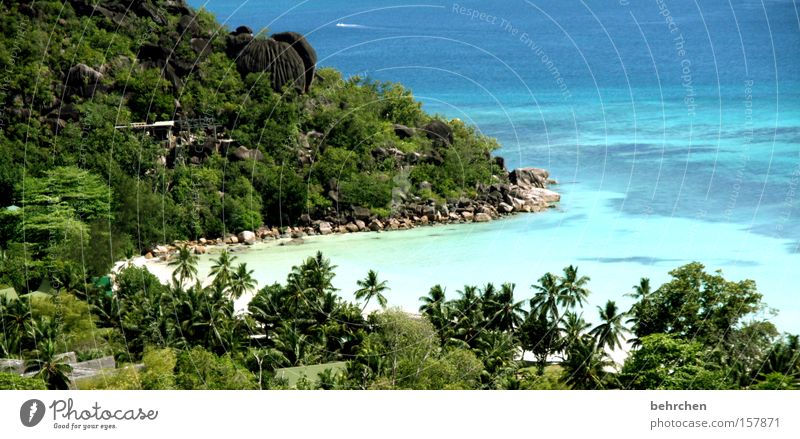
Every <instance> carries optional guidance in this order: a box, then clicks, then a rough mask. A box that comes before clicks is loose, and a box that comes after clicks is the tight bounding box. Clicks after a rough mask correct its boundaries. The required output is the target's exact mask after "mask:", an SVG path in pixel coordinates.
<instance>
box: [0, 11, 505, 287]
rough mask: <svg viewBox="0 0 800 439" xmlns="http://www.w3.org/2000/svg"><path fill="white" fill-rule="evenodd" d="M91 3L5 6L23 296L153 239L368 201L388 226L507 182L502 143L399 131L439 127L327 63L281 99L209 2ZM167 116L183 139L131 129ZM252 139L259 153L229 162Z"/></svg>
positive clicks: (386, 87)
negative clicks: (229, 46)
mask: <svg viewBox="0 0 800 439" xmlns="http://www.w3.org/2000/svg"><path fill="white" fill-rule="evenodd" d="M85 3H86V4H88V3H87V2H80V1H67V2H62V1H35V2H30V1H23V2H3V3H2V4H0V71H1V72H3V74H2V78H0V82H1V83H0V108H2V111H0V125H1V126H2V130H0V252H2V254H3V256H4V257H3V260H2V263H0V278H2V279H4V282H5V283H9V284H13V286H14V287H15V289H16V290H17V291H18V292H21V293H25V292H29V291H32V290H35V289H36V288H38V286H39V285H40V284H41V282H42V281H43V280H45V279H46V280H48V281H50V282H51V283H58V282H60V281H62V280H68V281H72V282H78V283H81V282H82V281H84V280H88V279H89V278H91V277H93V276H100V275H103V274H105V273H106V272H107V271H108V269H109V268H110V266H111V264H112V263H113V261H117V260H120V259H122V258H123V257H125V256H129V255H131V254H135V253H140V254H144V253H146V251H147V250H148V249H150V248H152V246H153V245H155V244H157V243H169V242H173V241H174V240H182V239H197V238H200V237H207V238H212V237H220V236H223V235H224V234H226V233H239V232H241V231H243V230H255V229H256V228H257V227H259V226H261V225H268V226H287V225H292V224H296V223H297V222H298V221H299V219H300V217H301V215H303V214H309V215H310V216H311V217H312V218H325V217H329V216H336V215H338V214H339V212H342V211H345V210H347V209H350V208H352V207H356V206H357V207H363V208H367V209H371V210H372V211H373V213H375V214H377V215H379V216H386V215H389V214H390V213H391V208H392V202H393V200H395V199H396V197H397V196H398V193H397V189H398V188H399V189H401V190H402V194H400V195H399V196H402V197H404V198H408V197H416V196H420V197H422V199H423V201H425V200H429V199H431V200H436V201H438V202H442V200H445V199H447V198H454V197H459V196H462V195H470V194H473V193H475V190H476V185H477V184H478V183H488V182H492V176H493V174H495V173H498V172H497V171H498V170H499V168H497V166H496V165H495V164H494V162H493V161H492V160H490V152H491V151H492V150H493V149H495V148H496V147H497V144H496V142H495V141H494V140H492V139H489V138H486V137H484V136H482V135H479V134H478V133H476V132H475V131H474V129H473V128H471V127H468V126H466V125H464V124H463V123H461V122H460V121H458V120H453V121H445V123H446V124H447V125H448V126H449V129H450V130H452V132H453V133H452V142H451V143H450V144H448V145H446V146H442V145H438V146H437V145H435V144H434V143H433V142H432V141H431V140H430V139H429V138H428V137H427V136H426V135H424V133H421V132H420V133H418V134H417V135H412V136H410V137H405V136H404V137H403V138H401V137H399V135H398V134H397V133H396V132H395V130H394V128H393V127H394V125H395V124H405V125H407V126H408V127H411V128H412V129H413V128H420V127H421V126H423V125H424V124H426V123H427V122H429V121H431V120H433V119H434V118H433V117H432V116H430V115H428V114H426V113H424V112H423V111H422V110H421V104H420V103H419V102H417V101H415V100H414V98H413V96H412V94H411V92H410V91H409V90H407V89H404V88H403V87H402V86H400V85H398V84H389V83H378V82H374V81H371V80H369V79H366V78H361V77H352V78H343V77H342V75H341V74H340V73H338V72H336V71H335V70H333V69H329V68H322V69H318V70H317V72H316V76H317V78H316V80H315V81H314V85H313V87H311V88H310V89H309V90H308V92H307V93H298V91H297V90H294V89H286V90H283V91H281V92H276V91H275V90H273V88H272V85H271V84H272V83H271V81H270V80H269V78H268V77H267V74H264V73H261V74H259V73H250V74H247V75H245V76H242V74H240V72H238V71H237V69H236V64H235V60H234V59H233V58H232V57H231V56H230V54H229V53H227V52H226V50H225V38H226V37H227V34H228V30H227V29H225V28H224V27H222V26H221V25H220V24H218V23H217V22H216V21H215V19H214V17H213V16H212V15H210V14H209V13H208V12H207V11H205V10H201V11H197V12H195V11H191V10H190V9H189V8H188V7H187V6H186V5H185V4H183V3H182V2H147V4H146V5H139V6H141V7H142V8H143V9H137V8H138V6H136V4H138V3H140V2H134V3H135V5H134V6H136V7H133V8H132V9H131V10H130V11H128V12H127V13H126V14H117V15H115V13H114V12H113V11H117V10H118V9H119V10H122V11H125V10H127V8H126V7H121V8H116V9H115V8H113V7H112V6H114V5H115V4H116V3H120V2H116V3H115V2H114V1H112V0H106V1H102V2H99V4H100V6H101V7H105V8H106V9H104V10H101V9H98V10H96V11H95V12H94V13H92V12H91V8H90V9H88V10H87V9H86V7H85V5H84V4H85ZM81 5H84V6H81ZM176 5H177V6H176ZM117 6H119V5H117ZM109 10H110V11H112V12H108V11H109ZM153 11H155V12H153ZM53 33H57V34H58V35H61V36H64V37H63V38H52V37H51V35H52V34H53ZM165 120H174V121H176V123H178V124H180V125H181V126H182V127H183V128H182V131H180V132H178V133H176V134H175V135H176V136H177V137H179V141H177V142H178V143H177V146H176V145H175V144H174V143H175V142H173V143H170V142H169V141H162V140H160V139H158V138H157V136H154V135H148V134H145V131H142V130H135V129H130V128H125V127H129V124H130V123H135V122H150V123H152V122H156V121H165ZM115 127H122V128H119V129H117V128H115ZM151 134H152V133H151ZM224 139H228V140H231V142H229V143H224V142H223V143H220V141H221V140H224ZM239 147H245V148H247V149H248V150H250V151H255V150H257V151H258V152H260V153H261V156H259V157H256V158H257V159H255V160H251V159H247V160H242V159H237V160H234V159H233V158H232V155H231V154H232V153H231V151H233V150H235V149H236V148H239ZM387 150H391V151H400V152H401V153H404V154H414V153H418V154H420V156H425V157H429V158H430V160H428V161H420V162H419V163H407V162H405V161H404V160H399V159H398V157H397V156H396V155H395V156H386V155H381V154H376V151H387ZM262 156H263V157H262ZM254 157H255V156H254ZM414 157H417V156H416V155H414ZM498 174H499V173H498ZM423 181H424V182H427V183H426V184H425V185H424V187H423V189H420V185H419V183H422V182H423ZM393 191H394V192H393ZM393 197H394V198H393ZM11 205H15V206H19V207H21V209H19V210H6V207H7V206H11ZM23 272H24V275H23V274H22V273H23ZM63 278H66V279H63Z"/></svg>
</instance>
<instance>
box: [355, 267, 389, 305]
mask: <svg viewBox="0 0 800 439" xmlns="http://www.w3.org/2000/svg"><path fill="white" fill-rule="evenodd" d="M356 284H357V285H358V286H359V289H358V290H356V294H355V296H356V300H362V299H366V300H365V301H364V305H363V306H362V307H361V312H362V313H363V312H364V310H365V309H366V308H367V304H368V303H369V301H370V300H372V298H373V297H374V298H375V299H377V300H378V303H379V304H380V305H381V308H386V303H387V302H386V297H385V296H384V295H383V292H384V291H387V290H389V287H387V286H386V281H385V280H383V281H379V280H378V273H377V272H376V271H375V270H370V271H369V272H367V277H366V278H364V279H363V280H359V281H358V282H356Z"/></svg>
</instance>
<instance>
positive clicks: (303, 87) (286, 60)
mask: <svg viewBox="0 0 800 439" xmlns="http://www.w3.org/2000/svg"><path fill="white" fill-rule="evenodd" d="M276 36H277V37H278V38H274V37H275V36H273V37H272V38H254V37H253V35H252V30H250V29H249V28H247V27H244V26H240V27H239V28H237V29H236V31H235V32H231V34H230V35H228V38H227V41H226V44H227V49H226V51H227V53H228V56H230V57H231V58H234V59H235V60H236V67H237V69H238V70H239V73H240V74H241V75H242V76H245V75H247V74H248V73H259V72H266V73H269V75H270V80H271V81H272V88H273V89H274V90H275V91H282V90H284V87H287V86H289V87H292V86H293V87H295V88H297V89H298V90H299V91H301V92H305V91H308V89H309V88H310V87H311V82H312V81H313V78H314V72H315V68H316V67H315V66H316V61H317V54H316V52H315V51H314V48H313V47H311V45H310V44H308V41H306V39H305V38H303V36H302V35H300V34H297V33H294V32H284V33H281V34H276Z"/></svg>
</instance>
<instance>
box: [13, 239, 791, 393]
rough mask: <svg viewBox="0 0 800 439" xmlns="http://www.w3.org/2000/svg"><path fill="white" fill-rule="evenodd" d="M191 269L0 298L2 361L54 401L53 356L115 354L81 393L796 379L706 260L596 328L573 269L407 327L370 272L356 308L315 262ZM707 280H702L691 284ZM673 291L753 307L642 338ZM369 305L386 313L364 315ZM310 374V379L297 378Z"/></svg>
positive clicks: (787, 350)
mask: <svg viewBox="0 0 800 439" xmlns="http://www.w3.org/2000/svg"><path fill="white" fill-rule="evenodd" d="M191 256H192V255H191V253H188V252H187V253H185V255H184V257H183V258H180V257H179V258H178V259H177V262H176V263H175V264H173V267H174V276H173V281H172V283H171V284H170V285H162V284H161V283H159V281H158V279H157V278H156V277H155V276H153V275H152V274H150V273H149V272H148V271H147V270H146V269H143V268H137V267H128V268H125V269H123V270H122V271H121V272H120V273H119V275H118V276H117V278H116V285H117V289H116V291H115V292H114V294H113V295H110V296H109V295H107V294H105V293H104V292H102V291H89V292H88V294H87V295H85V296H81V298H78V297H76V296H75V295H73V294H72V293H70V292H67V291H61V292H59V293H57V294H54V295H44V296H42V295H38V296H32V295H27V296H23V297H21V298H18V299H3V300H0V319H2V325H3V327H4V328H6V330H5V331H4V332H3V333H2V334H0V347H2V349H3V356H7V357H12V358H22V359H25V361H26V362H25V364H26V370H29V371H31V373H32V375H33V378H31V379H32V380H34V381H36V380H40V381H38V382H39V383H40V384H39V385H46V386H47V387H48V388H53V389H57V388H65V387H67V386H68V385H69V384H70V378H69V377H70V366H69V365H68V364H67V363H66V361H65V360H64V359H63V358H62V357H61V356H60V355H59V353H60V352H65V351H74V352H76V354H77V356H78V358H79V359H87V358H88V359H90V358H96V357H98V356H102V355H114V356H115V358H116V359H117V360H118V361H120V362H121V363H122V367H120V368H118V369H117V370H116V371H111V372H108V373H106V374H105V375H103V376H102V377H99V378H98V377H95V378H91V379H84V380H82V381H80V382H77V383H74V385H76V386H78V387H80V388H114V389H283V388H302V389H310V388H320V389H616V388H622V389H734V388H751V389H792V388H797V383H798V378H800V344H798V337H797V336H795V335H783V336H781V335H779V334H778V332H777V330H776V329H775V328H774V327H773V326H772V324H771V323H769V322H768V321H766V320H763V319H761V318H760V317H759V316H760V314H759V313H758V312H757V311H758V310H759V309H760V308H761V307H762V306H763V304H762V303H761V302H760V297H759V296H758V294H757V293H756V290H755V285H754V284H752V282H749V281H745V282H740V283H732V282H730V281H727V280H725V279H724V278H723V277H722V275H721V274H719V273H716V274H714V275H709V274H708V273H706V272H705V269H704V267H703V266H702V265H700V264H697V263H692V264H689V265H686V266H683V267H680V268H678V269H676V270H673V271H672V272H671V275H672V280H671V281H669V282H667V283H665V284H664V285H662V286H660V287H659V288H657V289H655V290H654V291H650V289H649V288H650V287H649V281H647V280H646V279H643V280H642V282H641V283H640V284H639V285H637V286H636V288H635V292H634V293H633V295H634V296H636V297H637V300H636V302H635V303H634V304H633V306H632V308H631V309H630V310H629V311H627V312H623V311H620V310H619V309H618V307H617V305H616V303H615V302H613V301H609V302H608V303H607V304H606V305H605V306H603V307H598V310H597V311H598V323H597V324H596V325H590V324H588V323H586V322H585V321H584V319H583V318H582V314H581V309H582V308H583V306H584V305H585V304H586V303H587V301H588V299H589V296H590V291H589V289H588V284H589V278H588V277H586V276H582V275H580V274H579V273H578V269H577V267H574V266H570V267H567V268H565V269H564V272H563V275H556V274H553V273H547V274H545V275H544V276H542V277H541V278H540V279H539V281H538V282H537V283H535V284H534V285H532V286H531V291H532V296H531V298H530V299H529V300H527V301H518V300H517V299H516V298H515V296H516V295H517V294H518V293H517V290H516V286H515V285H514V284H503V285H501V286H500V287H499V288H498V287H496V286H495V285H493V284H491V283H490V284H486V285H484V286H483V287H476V286H470V285H467V286H465V287H464V288H463V289H461V290H460V291H458V292H457V296H456V297H455V298H452V299H448V298H447V297H446V293H445V291H444V289H443V288H441V287H440V286H434V287H432V288H431V289H430V291H429V293H428V294H427V295H425V296H423V297H420V301H421V303H422V305H421V306H420V315H418V316H414V315H411V314H408V313H406V312H403V311H401V310H399V309H396V308H388V299H387V298H386V297H385V295H386V294H387V292H388V291H389V285H387V284H386V282H384V281H381V280H380V277H379V275H378V273H376V272H374V271H369V272H368V273H367V274H366V276H365V277H364V279H363V280H362V281H359V282H358V286H359V289H358V290H357V291H355V292H354V293H353V296H354V297H359V299H357V300H359V301H360V303H359V302H355V303H354V302H348V301H346V300H344V299H342V297H340V296H339V295H338V294H337V290H336V289H335V288H334V287H333V279H334V276H335V268H336V267H335V266H334V265H332V264H331V262H330V261H329V260H328V259H326V258H325V257H323V256H322V255H321V254H319V253H318V254H317V255H316V256H315V257H311V258H308V259H307V260H305V261H303V262H302V264H300V265H298V266H296V267H294V268H293V269H292V271H291V273H289V275H288V276H287V279H286V282H285V283H275V284H272V285H267V286H264V287H263V288H261V289H260V290H258V291H254V289H255V284H254V282H253V280H252V277H251V274H252V271H251V270H249V269H248V268H247V265H245V264H237V262H236V257H235V256H232V255H230V254H229V253H227V252H226V251H224V252H223V253H220V254H219V255H218V257H217V258H216V259H215V261H214V265H213V266H212V269H211V273H210V276H211V283H210V285H209V286H207V287H202V286H200V284H199V283H198V282H196V280H197V270H196V258H194V257H191ZM698 278H702V279H705V281H704V282H693V280H696V279H698ZM735 286H738V287H742V288H744V289H743V290H739V289H738V287H736V288H734V287H735ZM730 288H734V290H731V289H730ZM678 290H680V291H683V294H684V295H686V296H690V295H693V296H694V297H695V298H696V299H697V301H698V302H699V303H703V305H701V306H699V307H697V308H695V312H696V313H698V314H695V315H706V316H707V315H708V314H709V313H711V312H714V310H718V309H719V307H724V303H725V301H731V300H733V301H734V302H737V303H740V302H742V301H743V302H747V303H750V306H738V307H737V308H736V309H735V310H733V311H730V312H729V313H727V314H726V315H728V316H729V319H728V320H727V321H728V322H729V323H730V325H728V326H726V327H725V328H724V331H723V332H722V333H718V334H719V337H713V338H703V337H699V336H698V335H697V334H695V333H681V332H679V331H675V330H673V329H671V328H673V327H677V326H676V324H675V323H673V324H670V325H665V327H668V329H666V330H664V331H663V332H658V333H652V332H651V333H646V334H645V333H644V332H641V331H642V330H641V329H640V326H639V323H640V321H642V320H641V319H642V315H643V314H641V312H642V310H643V309H651V308H652V309H662V310H663V311H662V312H664V313H667V312H668V313H670V316H668V317H664V318H667V319H676V318H677V319H681V320H686V319H687V317H686V315H685V314H686V313H687V309H688V308H690V307H692V306H693V304H692V303H691V302H688V301H687V302H686V303H685V305H686V306H685V307H684V306H680V307H671V310H670V311H667V310H666V308H668V307H670V305H669V304H670V302H669V298H670V297H671V295H672V294H675V293H676V292H677V291H678ZM250 293H254V295H253V299H252V300H251V301H250V303H249V306H248V312H247V313H243V314H242V313H239V314H237V313H234V312H233V310H234V308H233V299H234V298H235V297H240V296H242V295H245V294H250ZM737 297H738V299H736V298H737ZM380 298H382V299H380ZM371 300H375V302H377V305H378V306H379V307H380V308H379V309H378V310H376V311H373V312H371V313H369V314H368V315H364V314H363V313H362V310H363V309H365V308H366V306H367V303H368V302H369V301H371ZM706 320H708V319H706ZM626 322H627V323H631V324H632V325H631V326H632V328H633V333H632V334H630V335H627V334H628V329H627V326H626ZM634 336H635V338H634ZM626 338H627V339H628V340H630V342H632V343H634V344H635V347H633V348H631V350H630V352H629V353H628V355H627V358H626V359H625V361H624V363H623V364H617V363H615V362H614V361H612V360H611V357H610V354H611V353H612V351H614V350H617V349H620V348H622V347H623V346H624V345H626V344H627V343H626V341H625V339H626ZM724 340H727V341H724ZM126 364H130V365H133V364H141V365H142V367H141V368H136V367H130V366H126ZM308 366H313V370H315V372H314V373H312V374H310V375H308V374H305V372H302V371H303V369H304V368H305V367H308ZM286 368H293V369H295V370H300V372H299V373H301V374H302V377H301V379H299V380H295V381H294V382H292V383H291V384H290V383H289V381H288V380H287V379H286V376H285V372H284V371H286V370H289V369H286ZM298 368H299V369H298ZM308 370H312V369H308ZM4 380H5V381H3V383H4V384H3V385H4V386H8V387H13V388H22V387H24V388H29V387H32V386H34V384H33V383H34V381H30V379H29V380H28V381H25V380H16V379H12V378H10V377H6V378H4Z"/></svg>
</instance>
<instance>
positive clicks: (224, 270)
mask: <svg viewBox="0 0 800 439" xmlns="http://www.w3.org/2000/svg"><path fill="white" fill-rule="evenodd" d="M235 260H236V256H231V253H230V252H229V251H228V250H227V249H224V250H222V253H220V254H219V257H218V258H217V259H215V260H213V261H212V262H213V265H211V272H210V273H209V275H210V276H214V283H216V284H219V285H222V287H223V288H227V287H228V283H229V282H230V279H231V276H232V275H233V261H235Z"/></svg>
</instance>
